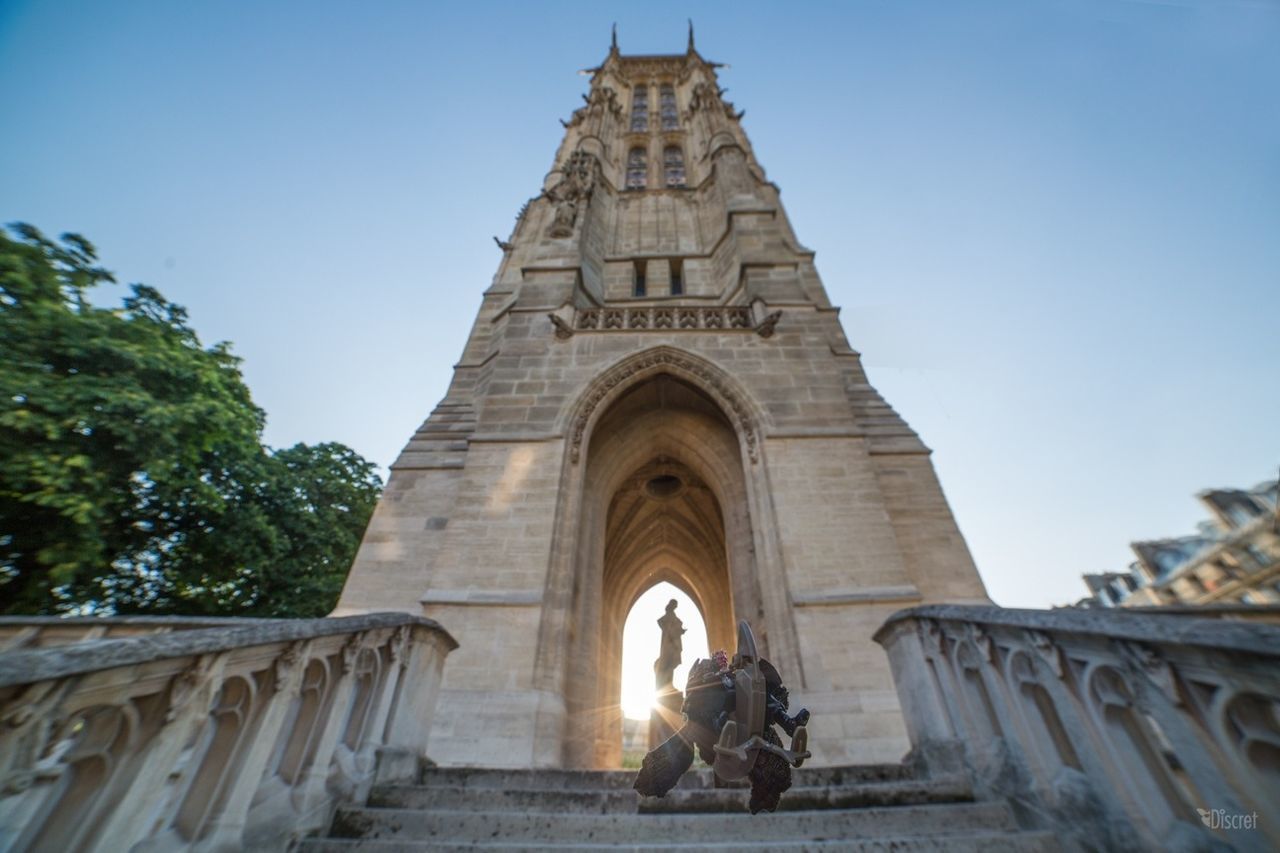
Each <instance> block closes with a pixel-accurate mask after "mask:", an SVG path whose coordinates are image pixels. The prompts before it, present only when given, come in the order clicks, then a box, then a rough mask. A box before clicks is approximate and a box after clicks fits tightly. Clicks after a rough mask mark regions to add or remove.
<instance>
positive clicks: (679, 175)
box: [662, 145, 684, 187]
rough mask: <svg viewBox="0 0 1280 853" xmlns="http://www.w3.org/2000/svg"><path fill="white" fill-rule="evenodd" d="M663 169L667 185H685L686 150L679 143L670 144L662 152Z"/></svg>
mask: <svg viewBox="0 0 1280 853" xmlns="http://www.w3.org/2000/svg"><path fill="white" fill-rule="evenodd" d="M662 171H663V174H664V175H665V176H666V184H667V186H669V187H682V186H684V152H683V151H681V150H680V146H679V145H668V146H667V148H666V150H665V151H663V152H662Z"/></svg>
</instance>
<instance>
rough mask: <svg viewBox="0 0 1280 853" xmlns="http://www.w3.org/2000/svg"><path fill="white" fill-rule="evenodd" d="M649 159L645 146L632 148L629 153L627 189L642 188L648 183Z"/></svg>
mask: <svg viewBox="0 0 1280 853" xmlns="http://www.w3.org/2000/svg"><path fill="white" fill-rule="evenodd" d="M648 176H649V160H648V158H647V157H646V156H645V153H644V149H643V148H632V149H631V153H630V154H628V155H627V189H629V190H642V189H644V188H645V184H647V183H648Z"/></svg>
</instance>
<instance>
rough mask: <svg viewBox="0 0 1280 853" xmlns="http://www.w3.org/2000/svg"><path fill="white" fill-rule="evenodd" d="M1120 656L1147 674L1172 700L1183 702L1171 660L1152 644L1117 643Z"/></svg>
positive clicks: (1135, 669)
mask: <svg viewBox="0 0 1280 853" xmlns="http://www.w3.org/2000/svg"><path fill="white" fill-rule="evenodd" d="M1116 647H1117V649H1118V650H1119V652H1120V657H1121V658H1122V659H1123V660H1124V661H1125V662H1126V663H1128V664H1129V666H1130V667H1131V668H1132V669H1133V670H1134V671H1135V672H1137V673H1141V674H1142V675H1145V676H1146V677H1147V678H1148V679H1149V680H1150V681H1151V683H1152V684H1154V685H1155V686H1156V687H1157V688H1159V690H1160V692H1161V693H1163V694H1164V695H1165V698H1167V699H1168V700H1169V701H1170V702H1172V703H1173V704H1175V705H1181V704H1182V698H1181V697H1180V696H1179V695H1178V683H1177V678H1176V676H1175V675H1174V673H1173V667H1172V666H1170V665H1169V662H1168V661H1167V660H1165V659H1164V658H1162V657H1160V655H1159V654H1157V653H1156V652H1155V650H1154V649H1152V648H1151V647H1150V646H1147V645H1144V644H1142V643H1124V642H1121V643H1117V644H1116Z"/></svg>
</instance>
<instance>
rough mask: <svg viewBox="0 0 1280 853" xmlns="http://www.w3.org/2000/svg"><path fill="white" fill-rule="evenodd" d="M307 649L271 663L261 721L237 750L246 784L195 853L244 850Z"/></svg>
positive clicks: (297, 646) (291, 650)
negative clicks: (260, 783) (256, 799)
mask: <svg viewBox="0 0 1280 853" xmlns="http://www.w3.org/2000/svg"><path fill="white" fill-rule="evenodd" d="M309 646H310V644H309V643H306V642H297V643H293V644H290V645H289V646H286V647H285V648H284V649H282V650H281V651H280V653H279V655H278V656H277V657H276V659H275V660H274V661H273V662H272V664H271V668H272V676H271V679H270V684H269V685H268V686H267V687H265V688H264V691H263V693H264V695H263V696H262V698H261V700H260V701H263V702H265V703H266V707H265V708H264V709H263V710H262V718H261V720H260V721H259V722H258V724H257V726H256V727H255V729H254V731H253V733H252V737H250V738H248V739H246V740H245V741H243V742H242V743H241V745H240V746H239V749H238V751H239V752H240V753H241V755H242V759H241V761H240V763H239V765H238V766H237V767H236V768H235V773H236V775H237V777H239V778H240V779H242V780H247V781H248V784H237V785H233V786H232V788H231V793H230V796H228V797H227V801H226V804H225V805H224V806H223V808H222V811H221V813H219V814H217V815H215V816H214V818H213V820H212V822H211V823H210V827H209V829H208V830H207V831H206V836H205V838H204V839H203V840H202V841H201V843H200V844H198V845H197V846H196V849H198V850H228V851H230V850H236V849H239V848H240V847H242V846H243V843H242V842H241V840H240V839H241V836H242V835H243V833H244V829H245V824H246V823H247V818H248V814H249V805H250V804H251V803H252V801H253V795H254V794H256V793H257V791H258V780H260V779H262V775H263V771H264V770H265V769H266V767H267V762H268V761H270V760H271V758H272V757H273V756H274V755H275V749H274V746H275V744H276V743H277V742H278V741H279V740H280V737H281V728H282V726H283V725H284V721H285V716H286V714H287V713H288V711H289V697H291V696H293V694H295V693H297V692H298V688H299V687H300V686H301V683H302V672H303V669H304V668H305V662H306V659H307V652H308V649H309Z"/></svg>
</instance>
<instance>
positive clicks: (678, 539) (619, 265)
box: [335, 33, 989, 768]
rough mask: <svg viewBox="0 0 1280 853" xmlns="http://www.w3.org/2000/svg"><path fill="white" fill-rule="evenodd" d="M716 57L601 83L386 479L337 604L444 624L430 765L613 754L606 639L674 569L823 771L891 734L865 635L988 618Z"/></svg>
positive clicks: (598, 759) (614, 57)
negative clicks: (774, 676)
mask: <svg viewBox="0 0 1280 853" xmlns="http://www.w3.org/2000/svg"><path fill="white" fill-rule="evenodd" d="M716 68H717V65H716V64H715V63H712V62H708V61H707V60H705V59H703V58H702V57H701V56H700V55H699V54H698V53H697V51H696V50H695V48H694V45H693V38H692V33H690V39H689V47H688V50H687V51H686V52H685V53H683V54H673V55H645V56H624V55H622V54H621V53H620V52H619V50H618V47H617V44H616V40H615V43H614V45H613V47H612V48H611V49H610V51H609V54H608V56H607V57H606V59H605V61H604V63H603V64H602V65H600V67H598V68H596V69H593V76H592V78H591V88H590V93H589V95H587V96H584V98H585V101H586V104H585V105H584V106H582V107H581V108H580V109H578V110H577V111H576V112H575V113H573V116H572V118H571V119H570V120H569V121H568V122H567V123H565V134H564V141H563V142H562V143H561V145H560V149H559V151H558V152H557V153H556V158H555V166H554V168H553V169H552V171H551V172H550V173H549V174H548V175H547V178H546V181H545V183H544V189H543V191H542V193H541V194H540V195H538V196H537V197H536V198H534V199H532V200H531V201H530V202H529V204H528V205H527V206H526V207H525V209H524V210H523V211H521V214H520V216H519V217H518V220H517V223H516V226H515V230H514V232H513V233H512V235H511V238H510V240H509V242H507V243H503V244H502V249H503V258H502V262H501V265H500V266H499V268H498V272H497V275H496V276H495V277H494V280H493V284H492V285H491V286H490V287H489V289H488V290H487V291H485V294H484V301H483V303H482V305H481V307H480V312H479V315H478V316H477V318H476V321H475V325H474V327H473V328H472V331H471V336H470V338H469V339H468V341H467V345H466V350H465V352H464V353H463V356H462V359H461V361H460V362H459V363H458V364H457V366H456V367H455V369H454V375H453V381H452V383H451V385H450V387H449V392H448V394H447V396H446V397H445V399H444V400H443V401H441V402H440V404H439V405H438V406H436V408H435V410H434V411H433V412H432V413H431V415H430V417H428V418H427V420H426V422H425V423H424V424H423V425H422V426H421V427H420V428H419V429H418V431H417V432H416V433H415V434H414V435H413V437H412V439H410V441H409V443H408V445H407V446H406V447H405V449H404V451H403V452H402V453H401V454H400V457H399V458H398V459H397V460H396V462H395V463H394V464H393V465H392V467H391V476H390V479H389V481H388V483H387V488H386V492H385V494H384V496H383V498H382V501H381V502H380V503H379V505H378V508H377V510H376V511H375V512H374V515H373V518H372V520H371V522H370V524H369V528H368V531H367V532H366V534H365V537H364V541H363V543H362V544H361V546H360V550H359V553H358V555H357V557H356V560H355V564H354V566H353V567H352V570H351V574H350V576H349V578H348V580H347V583H346V587H345V589H344V590H343V592H342V597H341V599H340V601H339V605H338V608H337V610H336V611H335V614H336V615H344V614H350V613H360V612H368V611H379V610H401V611H408V612H411V613H421V614H424V615H426V616H429V617H431V618H433V619H436V620H438V621H439V622H440V623H441V624H443V625H444V626H445V627H447V628H448V630H449V631H450V632H451V633H452V634H453V635H454V636H455V637H457V638H458V640H459V643H460V647H459V648H458V650H457V651H456V652H454V653H453V654H452V655H451V656H450V658H449V661H448V665H447V666H446V668H445V673H444V677H443V681H442V683H441V686H440V694H439V700H438V705H437V712H436V716H435V721H434V724H433V727H432V732H431V742H430V744H429V746H428V750H429V754H430V755H431V757H432V758H433V759H434V760H436V761H437V762H439V763H441V764H445V765H449V764H472V765H482V766H495V767H503V766H506V767H521V766H524V767H529V766H539V767H575V768H608V767H617V766H619V764H620V759H621V727H622V711H621V707H620V705H619V692H620V684H621V681H620V679H621V657H622V654H621V651H622V648H621V647H622V628H623V622H624V620H625V617H626V614H627V613H628V611H629V610H630V608H631V605H632V604H633V603H634V602H635V600H636V599H637V598H638V597H639V596H640V594H641V593H643V592H644V591H645V590H646V589H648V588H649V587H651V586H652V585H653V584H655V583H657V582H659V581H664V580H665V581H669V582H670V583H672V584H674V585H675V586H677V587H679V588H681V589H683V590H684V591H685V592H686V593H688V595H689V596H690V597H691V598H692V599H693V601H694V602H695V603H696V604H697V605H698V607H699V609H700V610H701V611H702V613H703V614H704V618H705V621H706V625H707V631H708V641H709V643H710V644H711V645H710V647H711V648H713V649H715V648H728V649H732V648H733V646H734V643H735V639H734V626H735V624H736V620H737V619H747V620H748V621H749V622H750V623H751V624H752V626H753V627H754V629H755V632H756V635H757V637H758V638H759V640H760V641H761V643H762V645H763V648H762V654H764V655H765V656H766V657H768V658H769V659H770V660H772V661H773V662H774V663H775V664H776V665H777V667H778V669H779V670H780V671H781V672H782V674H783V677H784V679H785V680H786V681H787V683H788V686H789V687H790V688H791V693H792V697H793V700H794V701H793V708H794V707H798V706H797V705H796V704H794V703H795V702H798V703H800V704H803V705H805V706H807V707H808V708H810V709H811V710H812V711H813V722H812V724H811V726H810V729H809V731H810V748H811V749H812V751H813V755H814V759H813V762H812V763H815V764H842V763H849V762H870V761H896V760H898V759H899V758H901V756H902V754H903V752H904V751H905V750H906V748H907V745H908V744H907V737H906V731H905V728H904V725H903V722H902V719H901V717H900V713H899V710H898V702H897V695H896V693H895V691H894V685H893V681H892V678H891V676H890V672H889V666H888V662H887V660H886V659H885V657H884V654H883V652H882V651H881V650H880V648H879V647H878V646H876V645H875V644H874V643H873V642H872V640H871V635H872V633H873V632H874V631H875V630H876V628H878V627H879V626H880V624H881V623H883V621H884V620H885V618H886V617H887V616H889V614H890V613H892V612H893V611H895V610H898V609H900V608H902V607H907V606H911V605H915V604H921V603H932V602H966V603H984V604H985V603H989V601H988V599H987V596H986V591H985V589H984V587H983V585H982V581H981V580H980V578H979V577H978V573H977V570H976V568H975V567H974V564H973V561H972V558H971V557H970V555H969V552H968V549H967V547H966V545H965V543H964V540H963V538H962V536H961V534H960V531H959V529H958V528H957V526H956V523H955V520H954V519H953V517H952V514H951V510H950V508H949V507H948V505H947V502H946V499H945V498H944V497H943V494H942V489H941V487H940V485H939V483H938V480H937V478H936V476H935V474H934V470H933V466H932V463H931V462H930V460H929V450H928V449H927V448H926V447H925V446H924V444H922V443H921V441H920V439H919V437H918V436H917V435H916V434H915V433H914V432H913V431H912V430H911V428H910V427H908V426H907V424H906V423H905V422H904V421H903V420H902V419H901V418H900V417H899V416H898V415H897V413H896V412H894V410H893V409H892V408H890V407H889V406H888V405H887V404H886V403H885V402H884V400H883V399H882V398H881V397H880V395H879V394H878V393H877V392H876V390H875V389H874V388H872V387H871V385H870V384H869V383H868V381H867V377H866V374H865V373H864V372H863V369H862V365H861V362H860V359H859V356H858V353H857V352H856V351H854V350H853V349H852V348H850V346H849V343H848V341H847V340H846V339H845V335H844V331H843V330H842V329H841V327H840V323H839V320H838V319H837V311H838V309H836V308H833V307H832V306H831V304H830V302H829V301H828V298H827V294H826V291H825V290H824V288H823V286H822V281H821V279H820V278H819V277H818V272H817V270H816V268H815V266H814V255H813V252H811V251H809V250H808V249H806V248H804V246H802V245H801V244H800V242H799V241H798V240H797V239H796V236H795V234H794V233H793V232H792V229H791V225H790V223H789V221H788V220H787V216H786V213H785V211H784V210H783V207H782V204H781V202H780V201H779V198H778V188H777V187H776V186H774V185H773V184H771V183H770V182H769V181H768V180H767V179H766V178H765V173H764V170H763V169H762V168H761V166H760V165H759V163H758V162H757V161H756V158H755V155H754V154H753V153H752V150H751V143H750V142H749V141H748V139H747V136H746V134H745V133H744V131H743V129H742V125H741V122H740V120H741V118H742V113H740V112H738V111H736V110H735V109H734V106H733V105H732V104H731V103H728V102H727V101H725V100H724V99H723V98H722V97H721V95H722V92H721V90H720V89H719V86H718V85H717V78H716V70H715V69H716Z"/></svg>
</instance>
